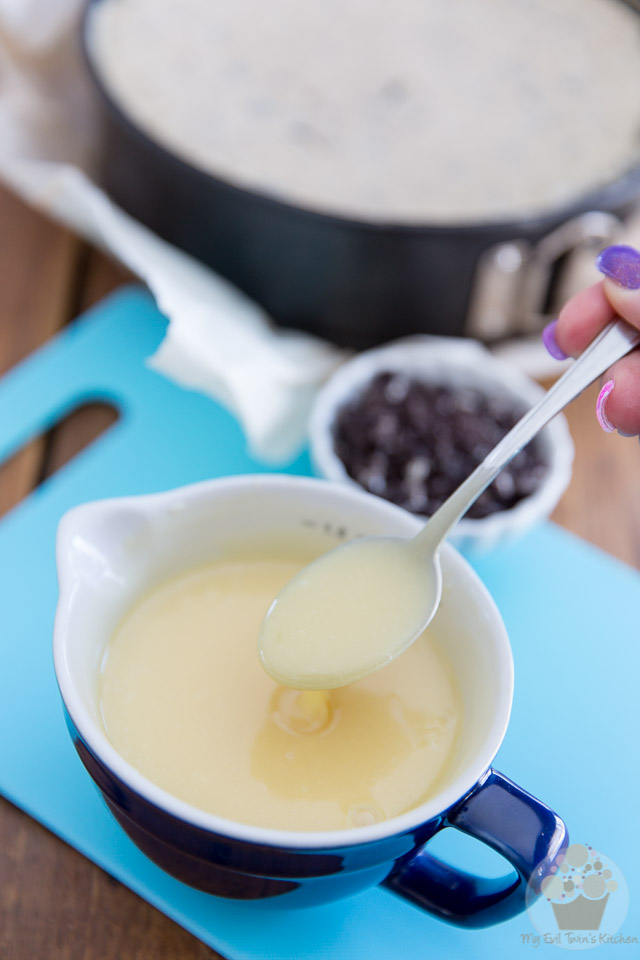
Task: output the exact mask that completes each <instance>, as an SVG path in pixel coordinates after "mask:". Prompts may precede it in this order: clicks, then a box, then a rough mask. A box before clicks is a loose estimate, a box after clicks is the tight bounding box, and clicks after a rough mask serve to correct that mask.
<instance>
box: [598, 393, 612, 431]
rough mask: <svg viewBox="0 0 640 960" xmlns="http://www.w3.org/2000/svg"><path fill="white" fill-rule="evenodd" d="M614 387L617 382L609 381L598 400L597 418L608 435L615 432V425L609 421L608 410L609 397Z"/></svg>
mask: <svg viewBox="0 0 640 960" xmlns="http://www.w3.org/2000/svg"><path fill="white" fill-rule="evenodd" d="M614 386H615V381H613V380H607V382H606V383H605V385H604V387H603V388H602V390H601V391H600V393H599V394H598V399H597V400H596V417H597V418H598V423H599V424H600V426H601V427H602V429H603V430H605V431H606V432H607V433H613V431H614V430H615V427H614V425H613V424H612V423H611V420H609V417H608V416H607V410H606V406H607V397H608V396H609V394H610V393H611V391H612V390H613V388H614Z"/></svg>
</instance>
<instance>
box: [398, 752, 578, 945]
mask: <svg viewBox="0 0 640 960" xmlns="http://www.w3.org/2000/svg"><path fill="white" fill-rule="evenodd" d="M444 827H454V828H455V829H456V830H461V831H462V832H463V833H467V834H469V835H470V836H472V837H475V838H476V839H478V840H481V841H482V843H486V844H487V846H489V847H492V848H493V849H494V850H496V851H497V852H498V853H500V854H502V856H503V857H505V858H506V859H507V860H508V861H509V863H511V864H512V865H513V867H514V868H515V875H514V874H510V875H508V876H506V877H499V878H497V879H489V878H486V877H477V876H474V875H473V874H470V873H465V871H463V870H458V869H456V868H455V867H451V866H449V865H448V864H446V863H443V861H442V860H439V859H437V858H436V857H434V856H432V855H431V854H430V853H428V852H427V849H426V848H427V846H428V844H425V845H424V846H423V847H421V848H420V849H419V850H418V851H417V852H415V853H412V854H410V855H409V856H408V857H405V858H404V859H403V860H401V861H400V862H399V863H398V864H397V865H396V867H395V868H394V869H393V870H392V872H391V873H390V874H389V876H388V877H387V879H386V880H385V881H384V882H383V886H385V887H387V888H388V889H389V890H392V891H393V892H394V893H396V894H398V895H399V896H401V897H404V898H405V899H406V900H409V901H411V902H412V903H414V904H415V905H416V906H419V907H421V908H422V909H423V910H428V911H429V912H430V913H433V914H435V915H436V916H437V917H439V918H440V919H441V920H446V921H448V922H449V923H453V924H456V925H457V926H463V927H486V926H490V925H492V924H495V923H500V922H502V921H503V920H508V919H509V918H510V917H513V916H515V915H516V914H518V913H520V912H521V911H522V910H524V908H525V896H526V894H527V887H528V885H529V886H530V887H531V888H532V889H533V891H534V892H535V893H536V894H538V893H539V892H540V884H541V883H542V880H543V879H544V877H546V876H547V875H548V874H549V873H550V872H551V867H552V866H553V865H554V862H555V861H557V860H558V858H559V856H560V855H561V854H562V853H564V850H565V849H566V847H567V844H568V842H569V834H568V831H567V828H566V826H565V824H564V822H563V821H562V820H561V819H560V817H558V816H557V814H555V813H554V812H553V810H551V809H550V808H549V807H547V806H546V805H545V804H544V803H541V802H540V800H536V798H535V797H532V796H531V794H530V793H527V792H526V791H525V790H522V788H521V787H519V786H517V784H515V783H513V781H511V780H509V779H508V778H507V777H505V776H503V774H501V773H498V771H497V770H493V769H492V768H490V769H489V770H488V771H487V772H486V773H485V774H484V776H483V777H482V778H481V779H480V780H479V781H478V783H477V784H476V786H475V787H474V788H473V790H471V792H470V793H468V794H467V796H466V797H464V799H463V800H461V801H460V802H459V803H458V804H456V806H455V807H452V808H451V809H450V810H449V811H448V812H447V813H446V815H445V816H444V818H443V820H442V823H441V824H440V828H439V829H443V828H444Z"/></svg>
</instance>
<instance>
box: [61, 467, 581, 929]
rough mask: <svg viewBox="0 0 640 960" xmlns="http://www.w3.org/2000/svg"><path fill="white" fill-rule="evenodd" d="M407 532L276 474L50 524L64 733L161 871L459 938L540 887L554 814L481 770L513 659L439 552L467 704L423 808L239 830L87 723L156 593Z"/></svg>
mask: <svg viewBox="0 0 640 960" xmlns="http://www.w3.org/2000/svg"><path fill="white" fill-rule="evenodd" d="M420 526H421V523H420V521H419V520H418V519H417V518H416V517H414V516H412V515H410V514H408V513H406V512H405V511H403V510H401V509H399V508H398V507H395V506H393V505H392V504H389V503H387V502H386V501H383V500H380V499H378V498H377V497H373V496H370V495H368V494H365V493H363V492H361V491H359V490H356V489H351V488H349V487H347V486H344V485H339V484H336V485H334V484H331V483H327V482H324V481H318V480H311V479H307V478H301V477H285V476H273V475H270V476H250V477H233V478H227V479H221V480H212V481H210V482H206V483H201V484H196V485H194V486H190V487H185V488H182V489H178V490H174V491H170V492H168V493H162V494H154V495H149V496H143V497H133V498H123V499H117V500H107V501H102V502H98V503H92V504H87V505H85V506H80V507H77V508H76V509H74V510H72V511H70V512H69V513H68V514H66V515H65V517H63V519H62V521H61V524H60V528H59V532H58V541H57V562H58V575H59V583H60V599H59V604H58V610H57V614H56V623H55V636H54V659H55V669H56V675H57V679H58V684H59V687H60V692H61V695H62V700H63V704H64V710H65V715H66V719H67V723H68V727H69V730H70V733H71V736H72V738H73V742H74V744H75V746H76V749H77V751H78V754H79V755H80V758H81V759H82V762H83V763H84V765H85V767H86V768H87V770H88V772H89V773H90V775H91V776H92V777H93V779H94V781H95V782H96V784H97V785H98V787H99V788H100V790H101V792H102V794H103V796H104V799H105V801H106V803H107V805H108V807H109V809H110V810H111V812H112V813H113V815H114V816H115V818H116V819H117V820H118V822H119V823H120V824H121V825H122V827H123V828H124V830H125V831H126V832H127V833H128V834H129V836H130V837H131V838H132V839H133V841H134V842H135V843H136V844H137V845H138V847H139V848H140V849H141V850H142V851H143V852H144V853H145V854H147V856H149V857H150V858H151V859H152V860H153V861H155V863H157V864H158V865H159V866H160V867H162V868H164V869H165V870H166V871H168V872H169V873H170V874H172V875H173V876H175V877H177V878H178V879H180V880H182V881H184V882H186V883H188V884H191V885H192V886H194V887H197V888H198V889H200V890H204V891H207V892H209V893H211V894H214V895H215V896H219V897H228V898H234V899H240V900H261V899H265V898H270V899H271V901H272V902H274V903H280V902H281V903H283V904H286V905H287V906H289V905H290V906H293V905H294V904H296V903H298V904H300V905H309V904H318V903H322V902H325V901H328V900H334V899H338V898H341V897H345V896H349V895H351V894H353V893H357V892H359V891H361V890H363V889H365V888H367V887H370V886H372V885H376V884H382V885H383V886H385V887H386V888H388V889H389V890H390V891H393V892H394V893H395V894H397V895H399V896H402V897H404V898H406V899H408V900H410V901H412V902H413V903H414V904H416V905H418V906H419V907H421V908H423V909H425V910H428V911H430V912H431V913H433V914H435V915H436V916H438V917H440V918H441V919H443V920H448V921H450V922H452V923H456V924H462V925H466V926H486V925H489V924H492V923H496V922H498V921H500V920H504V919H506V918H508V917H510V916H512V915H514V914H516V913H518V912H519V911H521V910H522V909H523V908H524V905H525V893H526V892H527V888H529V891H530V890H531V889H533V890H534V891H535V890H536V889H539V886H540V883H541V881H542V880H543V878H544V877H545V876H546V875H547V874H548V873H549V871H550V870H551V867H552V866H554V865H555V863H556V862H557V861H558V858H559V857H560V856H561V855H562V853H563V851H564V849H565V847H566V844H567V840H568V838H567V831H566V828H565V826H564V824H563V822H562V820H560V819H559V817H558V816H557V815H556V814H555V813H554V812H553V811H552V810H550V809H549V807H547V806H545V804H543V803H541V802H540V801H539V800H536V799H535V798H534V797H532V796H531V795H530V794H528V793H526V792H525V791H524V790H522V789H521V788H520V787H518V786H516V784H514V783H513V782H512V781H510V780H509V779H507V777H505V776H503V775H502V774H501V773H498V772H497V771H495V770H493V769H492V767H491V763H492V761H493V758H494V757H495V754H496V753H497V751H498V748H499V746H500V744H501V742H502V739H503V737H504V734H505V731H506V728H507V723H508V720H509V713H510V709H511V698H512V691H513V664H512V658H511V650H510V647H509V641H508V637H507V634H506V631H505V628H504V625H503V623H502V620H501V618H500V615H499V613H498V610H497V609H496V607H495V604H494V603H493V601H492V599H491V597H490V596H489V594H488V592H487V590H486V589H485V587H484V586H483V584H482V583H481V582H480V580H479V579H478V577H477V576H476V574H475V573H474V572H473V570H472V569H471V568H470V567H469V565H468V564H467V563H466V561H465V560H464V559H463V558H462V557H461V556H460V555H459V554H458V553H457V552H456V551H455V550H454V549H453V548H452V547H450V546H448V545H445V547H444V548H443V551H442V565H443V576H444V592H443V600H442V605H441V607H440V609H439V611H438V614H437V616H438V617H439V618H441V625H444V627H445V628H446V636H447V650H446V655H447V658H448V660H449V662H450V663H451V665H452V668H453V670H454V672H455V675H456V680H457V683H458V688H459V691H460V695H461V700H462V704H463V716H462V721H461V724H462V730H461V734H460V735H459V737H458V740H457V747H456V751H455V755H454V757H453V760H452V762H451V763H450V764H449V767H448V770H449V773H448V775H447V776H446V778H445V779H444V782H443V783H442V784H441V787H440V789H439V790H438V792H437V795H435V796H433V797H431V798H430V799H429V800H428V801H426V802H425V803H423V804H421V805H420V806H418V807H415V808H413V809H411V810H409V811H407V812H406V813H403V814H402V815H400V816H397V817H394V818H392V819H388V820H385V821H383V822H380V823H376V824H373V825H370V826H363V827H354V828H350V829H345V830H336V831H332V832H328V831H317V832H307V831H304V832H303V831H285V830H275V829H267V828H262V827H258V826H250V825H246V824H242V823H236V822H233V821H230V820H226V819H223V818H222V817H217V816H215V815H213V814H209V813H205V812H203V811H201V810H198V809H196V808H195V807H192V806H190V805H189V804H187V803H185V802H183V801H181V800H179V799H178V798H176V797H174V796H172V795H170V794H169V793H167V792H166V791H164V790H163V789H161V788H160V787H158V786H157V785H155V784H154V783H152V782H151V781H149V780H147V779H146V778H145V777H144V776H142V774H140V773H139V772H138V771H137V770H136V769H135V768H134V767H132V766H131V765H130V764H129V763H128V762H127V761H125V760H124V759H123V758H122V757H121V756H120V755H119V754H118V753H117V752H116V750H115V749H114V748H113V746H112V745H111V743H110V742H109V740H108V739H107V736H106V734H105V732H104V728H103V726H102V723H101V720H100V716H99V707H98V703H97V696H96V690H97V678H98V671H99V666H100V662H101V658H102V654H103V651H104V648H105V645H106V643H107V642H108V640H109V638H110V636H111V635H112V633H113V631H114V629H115V627H116V626H117V624H118V622H119V620H120V618H121V617H122V615H123V614H124V612H125V611H126V610H127V609H128V608H129V607H130V605H131V604H132V603H133V602H134V601H135V599H136V598H137V597H139V596H140V595H141V594H142V593H144V592H145V591H146V590H147V589H149V588H150V587H151V586H152V585H153V584H155V583H157V582H160V581H162V580H164V579H166V578H167V577H169V576H171V575H172V574H176V573H178V572H180V571H183V570H185V569H188V568H189V567H193V566H196V565H198V564H202V563H205V562H207V561H210V560H212V559H215V558H216V557H217V556H223V555H225V553H227V552H228V551H229V550H233V551H234V552H236V553H237V550H238V548H239V547H241V546H242V545H247V546H250V545H253V544H264V543H274V542H275V543H278V542H279V543H282V542H286V543H299V544H302V543H306V544H309V542H310V541H311V540H312V541H313V544H314V548H315V549H317V550H318V552H320V551H321V550H324V549H328V548H330V547H332V546H334V545H335V544H337V543H338V542H339V541H340V540H341V539H344V538H346V537H352V536H358V535H361V534H383V535H385V534H386V535H397V536H405V537H408V536H412V535H413V534H415V533H416V532H417V531H418V529H419V528H420ZM440 632H444V631H440ZM220 776H225V771H224V770H221V771H220ZM445 827H453V828H455V829H456V830H461V831H462V832H463V833H466V834H469V835H471V836H472V837H475V838H477V839H479V840H480V841H482V843H484V844H487V845H488V846H489V847H492V848H493V849H494V850H496V851H498V853H500V854H502V855H503V856H504V857H505V858H506V859H507V860H508V861H509V863H510V864H511V865H512V867H513V870H512V872H511V873H510V874H508V875H507V876H505V877H504V878H502V879H499V880H495V879H492V880H488V879H486V878H481V877H476V876H474V875H472V874H469V873H465V872H463V871H460V870H458V869H454V868H453V867H451V866H448V865H447V864H445V863H443V862H442V861H440V860H438V859H436V858H435V857H434V856H432V855H431V854H430V853H429V847H428V841H429V840H430V839H431V838H432V837H433V836H434V835H435V834H436V833H438V831H440V830H442V829H443V828H445Z"/></svg>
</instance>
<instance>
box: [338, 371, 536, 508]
mask: <svg viewBox="0 0 640 960" xmlns="http://www.w3.org/2000/svg"><path fill="white" fill-rule="evenodd" d="M524 412H525V407H524V406H523V405H522V404H520V403H518V402H516V401H514V400H512V399H511V398H510V397H508V396H506V395H502V394H497V393H496V394H493V395H486V394H485V393H484V392H482V391H481V390H478V389H475V388H472V387H466V386H465V387H460V388H454V387H451V386H448V385H444V384H438V385H435V384H426V383H422V382H421V381H418V380H413V379H411V378H410V377H408V376H406V375H405V374H402V373H396V372H391V371H389V372H384V373H380V374H378V375H377V376H376V377H374V379H373V380H372V381H371V382H370V383H369V384H368V386H367V387H366V388H365V389H364V390H363V391H362V393H361V394H360V395H359V396H358V397H357V398H356V399H355V400H353V401H352V402H351V403H349V404H347V405H345V406H343V407H342V408H341V409H340V410H339V411H338V414H337V416H336V420H335V424H334V445H335V451H336V453H337V455H338V457H340V459H341V460H342V461H343V463H344V465H345V468H346V470H347V472H348V473H349V475H350V476H351V477H353V478H354V479H355V480H357V481H358V482H359V483H360V484H361V485H362V486H363V487H365V489H367V490H369V491H370V492H371V493H376V494H378V495H380V496H383V497H385V498H386V499H387V500H391V501H392V502H393V503H398V504H400V505H401V506H403V507H405V508H406V509H408V510H411V511H412V512H413V513H417V514H420V515H422V516H431V514H433V513H434V512H435V510H437V508H438V507H439V506H440V505H441V504H442V503H443V502H444V501H445V500H446V498H447V497H448V496H449V495H450V494H451V493H452V492H453V491H454V490H455V488H456V487H457V486H458V485H459V484H460V483H461V482H462V481H463V480H464V479H465V478H466V477H467V476H468V475H469V474H470V473H471V472H472V471H473V470H474V469H475V467H476V466H477V465H478V464H479V463H480V461H481V460H482V459H483V458H484V457H485V456H486V454H487V453H488V452H489V450H491V448H492V447H494V446H495V444H496V443H497V442H498V441H499V440H500V439H501V438H502V437H503V436H504V434H505V433H507V431H508V430H509V429H510V428H511V427H512V426H513V425H514V424H515V423H516V422H517V421H518V420H519V419H520V417H521V416H522V414H523V413H524ZM545 471H546V467H545V463H544V457H543V454H542V449H541V446H540V444H539V442H538V441H537V439H536V440H533V441H532V442H531V443H530V444H529V446H528V447H526V448H525V449H524V450H522V451H521V452H520V453H519V454H518V455H517V456H516V457H515V458H514V459H513V460H512V461H511V464H510V465H509V468H508V469H505V470H504V471H503V472H502V473H501V474H499V475H498V477H497V478H496V480H495V481H494V482H493V483H492V484H491V485H490V486H489V487H488V488H487V489H486V490H485V491H484V493H483V494H482V496H481V497H479V498H478V500H476V502H475V503H474V504H473V506H472V507H471V509H470V510H469V512H468V514H467V515H468V516H469V517H474V518H480V517H485V516H489V515H490V514H492V513H495V512H497V511H498V510H507V509H509V508H510V507H512V506H514V505H515V504H516V503H518V501H519V500H521V499H522V498H523V497H526V496H529V495H530V494H531V493H533V491H534V490H535V489H536V488H537V487H538V485H539V484H540V482H541V480H542V478H543V477H544V474H545Z"/></svg>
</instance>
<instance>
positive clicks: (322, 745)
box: [99, 556, 461, 830]
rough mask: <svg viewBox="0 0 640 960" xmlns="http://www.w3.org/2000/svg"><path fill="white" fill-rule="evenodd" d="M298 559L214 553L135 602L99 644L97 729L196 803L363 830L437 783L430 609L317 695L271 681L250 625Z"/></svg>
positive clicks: (440, 741)
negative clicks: (382, 662)
mask: <svg viewBox="0 0 640 960" xmlns="http://www.w3.org/2000/svg"><path fill="white" fill-rule="evenodd" d="M308 559H309V558H308V557H307V558H299V559H298V558H296V559H291V560H289V559H283V558H282V557H278V558H271V557H258V558H256V557H252V556H248V557H247V558H246V559H244V558H240V559H239V558H237V557H234V558H233V559H229V560H222V561H217V562H215V563H212V564H210V565H207V566H204V567H198V568H196V569H194V570H191V571H188V572H185V573H183V574H180V575H178V576H177V577H175V578H174V579H172V580H170V581H168V582H166V583H164V584H161V585H159V586H158V587H156V588H155V589H154V590H152V591H151V592H150V593H149V594H147V595H146V596H144V597H143V598H142V599H141V600H139V602H138V603H137V604H136V605H135V606H134V607H133V608H132V609H131V610H130V611H129V612H128V614H127V615H126V616H125V617H124V619H123V621H122V622H121V624H120V626H119V628H118V629H117V631H116V633H115V634H114V636H113V637H112V639H111V641H110V642H109V644H108V646H107V649H106V651H105V654H104V659H103V664H102V669H101V674H100V679H99V699H100V706H101V711H102V717H103V722H104V727H105V731H106V733H107V736H108V737H109V739H110V741H111V742H112V744H113V746H114V747H115V749H116V750H117V751H118V752H119V753H120V754H121V755H122V756H123V757H124V758H125V759H126V760H127V761H129V763H131V764H132V765H133V766H134V767H136V768H137V769H138V770H139V771H140V772H141V773H142V774H143V775H144V776H146V777H147V778H148V779H149V780H151V781H153V782H154V783H155V784H157V785H158V786H160V787H162V788H163V789H165V790H166V791H168V792H169V793H171V794H173V795H174V796H175V797H178V798H179V799H181V800H183V801H186V802H187V803H189V804H192V805H193V806H195V807H197V808H200V809H201V810H204V811H207V812H209V813H213V814H216V815H218V816H221V817H225V818H227V819H230V820H234V821H236V822H242V823H249V824H255V825H259V826H263V827H271V828H279V829H286V830H339V829H344V828H348V827H354V826H366V825H368V824H372V823H376V822H378V821H380V820H384V819H387V818H389V817H394V816H397V815H399V814H401V813H403V812H405V811H407V810H410V809H411V808H413V807H415V806H417V805H418V804H420V803H422V802H424V801H425V800H427V799H428V798H429V796H430V795H432V794H434V793H435V792H436V791H437V789H438V788H439V786H440V784H441V782H442V780H443V778H444V776H445V775H446V771H447V766H448V763H449V761H450V759H451V757H452V754H453V751H454V746H455V741H456V736H457V733H458V729H459V726H460V721H461V716H460V704H459V699H458V694H457V691H456V686H455V681H454V678H453V676H452V673H451V670H450V668H449V665H448V663H447V661H446V659H445V657H444V655H443V653H442V652H441V644H440V640H439V636H438V624H437V618H436V621H435V622H434V623H432V625H431V626H430V627H429V629H428V630H427V631H425V633H424V634H423V635H421V636H420V637H419V638H418V640H417V641H416V642H415V643H414V644H413V645H412V646H411V647H410V648H409V649H408V650H406V651H405V653H403V654H402V655H401V656H400V657H398V658H397V659H396V660H394V661H393V662H392V663H390V664H388V665H387V666H386V667H384V668H383V669H381V670H379V671H378V672H377V673H375V674H373V675H372V676H369V677H367V678H366V679H364V680H360V681H358V682H356V683H352V684H349V685H347V686H343V687H340V688H338V689H334V690H323V691H313V690H304V691H300V690H294V689H291V688H288V687H283V686H280V685H279V684H277V683H276V682H275V681H274V680H272V679H271V677H269V676H268V675H267V673H266V672H265V671H264V669H263V668H262V666H261V664H260V661H259V658H258V655H257V638H258V633H259V629H260V625H261V623H262V620H263V618H264V616H265V614H266V612H267V610H268V609H269V607H270V605H271V603H272V602H273V599H274V597H275V596H276V595H277V594H278V593H279V592H280V591H281V590H282V588H283V587H284V586H285V584H287V583H288V582H289V581H290V580H291V578H292V577H293V576H294V575H295V574H296V573H297V572H298V571H299V570H300V568H301V567H302V566H303V565H304V563H305V562H306V561H307V560H308ZM442 646H444V644H443V645H442Z"/></svg>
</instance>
